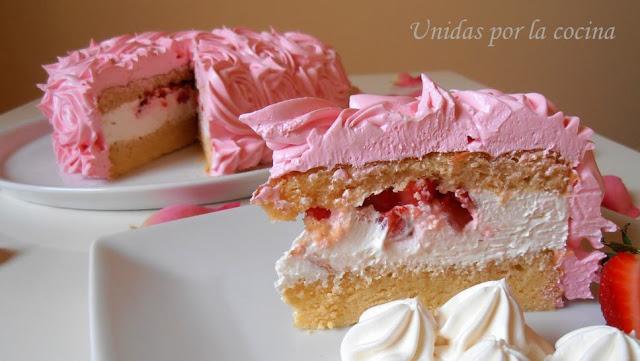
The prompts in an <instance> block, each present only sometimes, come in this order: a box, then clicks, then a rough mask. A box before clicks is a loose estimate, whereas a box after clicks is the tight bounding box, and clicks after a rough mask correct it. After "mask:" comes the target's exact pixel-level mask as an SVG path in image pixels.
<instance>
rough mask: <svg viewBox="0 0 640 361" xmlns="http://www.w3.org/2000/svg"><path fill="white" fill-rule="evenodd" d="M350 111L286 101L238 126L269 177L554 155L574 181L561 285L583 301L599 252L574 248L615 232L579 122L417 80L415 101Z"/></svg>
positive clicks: (525, 99) (361, 100)
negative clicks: (261, 151)
mask: <svg viewBox="0 0 640 361" xmlns="http://www.w3.org/2000/svg"><path fill="white" fill-rule="evenodd" d="M350 104H351V106H353V107H354V108H348V109H343V108H340V107H337V106H335V105H334V104H332V103H331V102H328V101H326V100H321V99H315V98H303V99H294V100H287V101H283V102H280V103H277V104H274V105H270V106H267V107H265V108H263V109H261V110H258V111H256V112H253V113H249V114H244V115H242V116H241V117H240V120H241V121H243V122H244V123H246V124H248V125H249V126H251V127H252V128H253V129H254V130H255V131H256V132H257V133H258V134H260V135H261V136H262V137H263V138H264V139H265V141H266V143H267V145H268V146H269V148H271V149H272V150H273V162H274V163H273V167H272V168H271V177H273V178H275V177H280V176H282V175H284V174H286V173H288V172H293V171H297V172H305V171H307V170H309V169H312V168H316V167H326V168H332V167H334V166H336V165H339V164H350V165H354V166H361V165H364V164H366V163H369V162H374V161H393V160H400V159H404V158H410V157H418V158H419V157H422V156H423V155H424V154H427V153H431V152H459V151H472V152H484V153H488V154H490V155H492V156H498V155H501V154H505V153H509V152H513V151H518V150H523V149H526V150H547V151H554V152H557V153H559V154H560V155H561V156H562V157H563V158H564V159H565V160H566V161H568V162H570V164H571V165H572V166H573V167H574V169H575V170H576V173H577V175H578V177H579V180H578V182H576V184H575V185H573V187H572V189H571V193H570V196H569V199H568V202H569V208H570V216H569V237H568V243H567V247H568V252H567V257H565V262H564V263H563V267H564V269H565V275H564V277H563V280H562V284H563V286H564V288H565V290H566V291H567V293H566V296H567V298H569V299H572V298H587V297H591V294H590V293H588V292H587V291H585V290H588V287H589V283H590V282H591V281H592V280H593V279H594V278H595V274H596V272H597V270H598V265H597V260H598V259H599V257H600V255H599V253H600V252H599V251H595V252H594V253H585V252H582V251H580V242H581V241H582V240H583V239H586V240H588V241H589V242H590V244H591V246H592V247H593V248H595V249H600V248H602V244H601V242H600V239H601V236H602V230H603V229H604V230H606V231H613V230H615V225H614V224H613V223H611V222H609V221H608V220H606V219H604V218H603V217H602V216H601V213H600V203H601V201H602V186H601V178H600V174H599V172H598V169H597V166H596V164H595V161H594V159H593V155H592V152H591V150H592V149H593V143H592V142H591V136H592V133H593V132H592V131H591V129H589V128H586V127H582V126H580V120H579V119H578V118H577V117H572V116H566V115H565V114H564V113H562V112H560V111H557V109H556V108H555V106H554V105H553V104H552V103H551V102H549V101H548V100H547V99H546V98H545V97H544V96H542V95H540V94H535V93H529V94H504V93H501V92H499V91H497V90H492V89H485V90H479V91H459V90H458V91H456V90H452V91H451V92H448V91H446V90H444V89H442V88H441V87H439V86H438V85H437V84H435V83H434V82H433V81H432V80H431V79H430V78H429V77H428V76H427V75H425V74H423V75H422V93H421V96H420V97H418V98H412V97H406V96H378V95H354V96H352V97H351V100H350ZM576 270H581V271H585V272H587V274H584V273H581V272H576ZM578 274H579V275H580V277H578V276H577V275H578Z"/></svg>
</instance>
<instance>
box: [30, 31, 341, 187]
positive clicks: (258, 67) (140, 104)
mask: <svg viewBox="0 0 640 361" xmlns="http://www.w3.org/2000/svg"><path fill="white" fill-rule="evenodd" d="M45 69H46V71H47V73H48V74H49V78H48V81H47V83H46V84H42V85H40V88H41V89H42V90H43V91H44V97H43V99H42V102H41V104H40V109H41V110H42V112H43V113H44V114H45V116H47V118H49V120H50V122H51V124H52V126H53V146H54V150H55V154H56V158H57V161H58V163H59V165H60V167H61V169H62V170H63V171H64V172H67V173H80V174H82V175H83V176H85V177H91V178H115V177H118V176H120V175H122V174H124V173H126V172H128V171H130V170H132V169H135V168H138V167H139V166H141V165H143V164H145V163H147V162H149V161H150V160H152V159H155V158H157V157H159V156H161V155H163V154H166V153H169V152H172V151H174V150H176V149H179V148H182V147H184V146H186V145H188V144H191V143H193V142H195V141H196V140H197V138H198V133H199V137H200V140H201V142H202V146H203V148H204V151H205V154H206V157H207V171H208V172H209V173H210V174H212V175H217V174H226V173H233V172H235V171H238V170H244V169H249V168H252V167H255V166H257V165H259V164H268V163H270V162H271V151H270V150H269V149H268V148H266V147H265V145H264V141H262V140H261V139H260V137H259V136H258V135H257V134H256V133H255V132H253V131H252V130H251V129H250V128H249V127H247V126H245V125H244V124H242V123H240V122H239V121H238V116H239V115H240V114H242V113H245V112H248V111H254V110H257V109H260V108H262V107H264V106H266V105H268V104H271V103H274V102H278V101H281V100H284V99H289V98H295V97H299V96H313V97H320V98H324V99H326V100H328V101H331V102H334V103H335V104H336V105H342V106H345V105H346V104H347V101H348V96H349V92H350V90H351V85H350V83H349V80H348V79H347V77H346V74H345V72H344V69H343V68H342V64H341V62H340V58H339V57H338V55H337V54H336V52H335V51H334V50H333V49H332V48H330V47H328V46H327V45H325V44H323V43H321V42H320V41H319V40H317V39H316V38H314V37H312V36H310V35H306V34H302V33H296V32H290V33H278V32H275V31H273V30H272V31H269V32H260V33H258V32H254V31H251V30H247V29H227V28H223V29H216V30H213V31H212V32H199V31H189V32H180V33H174V34H165V33H159V32H149V33H144V34H138V35H124V36H119V37H115V38H112V39H109V40H106V41H103V42H101V43H98V44H96V43H93V42H92V43H91V44H90V45H89V47H87V48H85V49H81V50H77V51H73V52H71V53H69V54H68V55H67V56H64V57H61V58H59V59H58V62H57V63H55V64H51V65H46V66H45ZM194 69H195V71H194ZM198 118H199V124H198Z"/></svg>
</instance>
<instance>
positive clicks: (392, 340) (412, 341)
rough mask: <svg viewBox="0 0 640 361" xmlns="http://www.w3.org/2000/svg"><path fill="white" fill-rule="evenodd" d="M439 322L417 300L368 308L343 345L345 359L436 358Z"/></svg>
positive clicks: (411, 360)
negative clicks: (435, 350)
mask: <svg viewBox="0 0 640 361" xmlns="http://www.w3.org/2000/svg"><path fill="white" fill-rule="evenodd" d="M436 328H437V327H436V324H435V320H434V319H433V316H432V315H431V314H430V313H429V311H428V310H426V309H424V308H423V307H422V305H421V304H420V302H419V301H418V300H417V299H415V298H412V299H404V300H398V301H392V302H389V303H385V304H382V305H379V306H375V307H372V308H370V309H368V310H366V311H365V312H364V313H363V314H362V315H361V316H360V320H359V322H358V323H357V324H356V325H355V326H353V327H352V328H351V329H350V330H349V331H348V332H347V334H346V336H345V337H344V339H343V340H342V344H341V345H340V356H341V358H342V361H434V360H435V358H434V347H435V341H436Z"/></svg>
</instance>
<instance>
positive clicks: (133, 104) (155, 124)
mask: <svg viewBox="0 0 640 361" xmlns="http://www.w3.org/2000/svg"><path fill="white" fill-rule="evenodd" d="M189 91H190V90H189V89H185V88H175V89H171V90H167V93H166V95H165V96H163V97H157V96H153V97H149V98H146V100H145V101H142V102H141V101H140V100H138V99H136V100H133V101H130V102H126V103H123V104H121V105H120V106H118V107H117V108H115V109H112V110H110V111H108V112H106V113H104V114H103V115H102V117H101V126H102V132H103V135H104V138H105V141H106V143H107V144H111V143H115V142H119V141H127V140H132V139H136V138H139V137H143V136H145V135H148V134H151V133H153V132H155V131H157V130H158V129H160V128H161V127H162V126H163V125H165V124H167V123H169V122H172V121H176V120H182V119H185V118H187V117H189V116H195V115H196V109H197V103H196V98H195V91H190V92H189ZM185 92H186V93H185Z"/></svg>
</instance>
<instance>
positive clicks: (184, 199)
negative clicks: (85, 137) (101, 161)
mask: <svg viewBox="0 0 640 361" xmlns="http://www.w3.org/2000/svg"><path fill="white" fill-rule="evenodd" d="M50 132H51V129H50V126H49V124H48V122H47V121H46V120H44V119H40V120H37V121H35V122H31V123H27V124H24V125H21V126H19V127H16V128H13V129H10V130H8V131H5V132H2V133H1V134H0V188H1V189H2V191H3V192H4V193H5V194H10V195H12V196H14V197H17V198H20V199H22V200H25V201H29V202H33V203H39V204H45V205H49V206H55V207H64V208H77V209H95V210H132V209H152V208H161V207H164V206H167V205H170V204H176V203H198V204H205V203H214V202H223V201H229V200H233V199H239V198H245V197H248V196H250V195H251V193H252V192H253V190H255V189H256V187H257V186H258V185H260V184H262V183H264V181H266V179H267V178H268V176H269V169H268V168H261V169H256V170H251V171H246V172H241V173H237V174H231V175H224V176H217V177H214V176H209V175H207V174H206V173H205V171H204V159H203V155H202V152H201V150H200V147H199V146H198V145H193V146H190V147H187V148H185V149H182V150H179V151H177V152H174V153H171V154H169V155H167V156H164V157H162V158H160V159H158V160H155V161H153V162H151V163H149V164H147V165H146V166H144V167H142V168H140V169H138V170H136V171H134V172H132V173H130V174H127V175H126V176H124V177H122V178H120V179H117V180H113V181H104V180H88V179H83V178H82V177H80V176H78V175H67V174H64V173H62V172H60V171H59V170H58V166H57V164H56V162H55V157H54V154H53V150H52V148H51V133H50Z"/></svg>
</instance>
